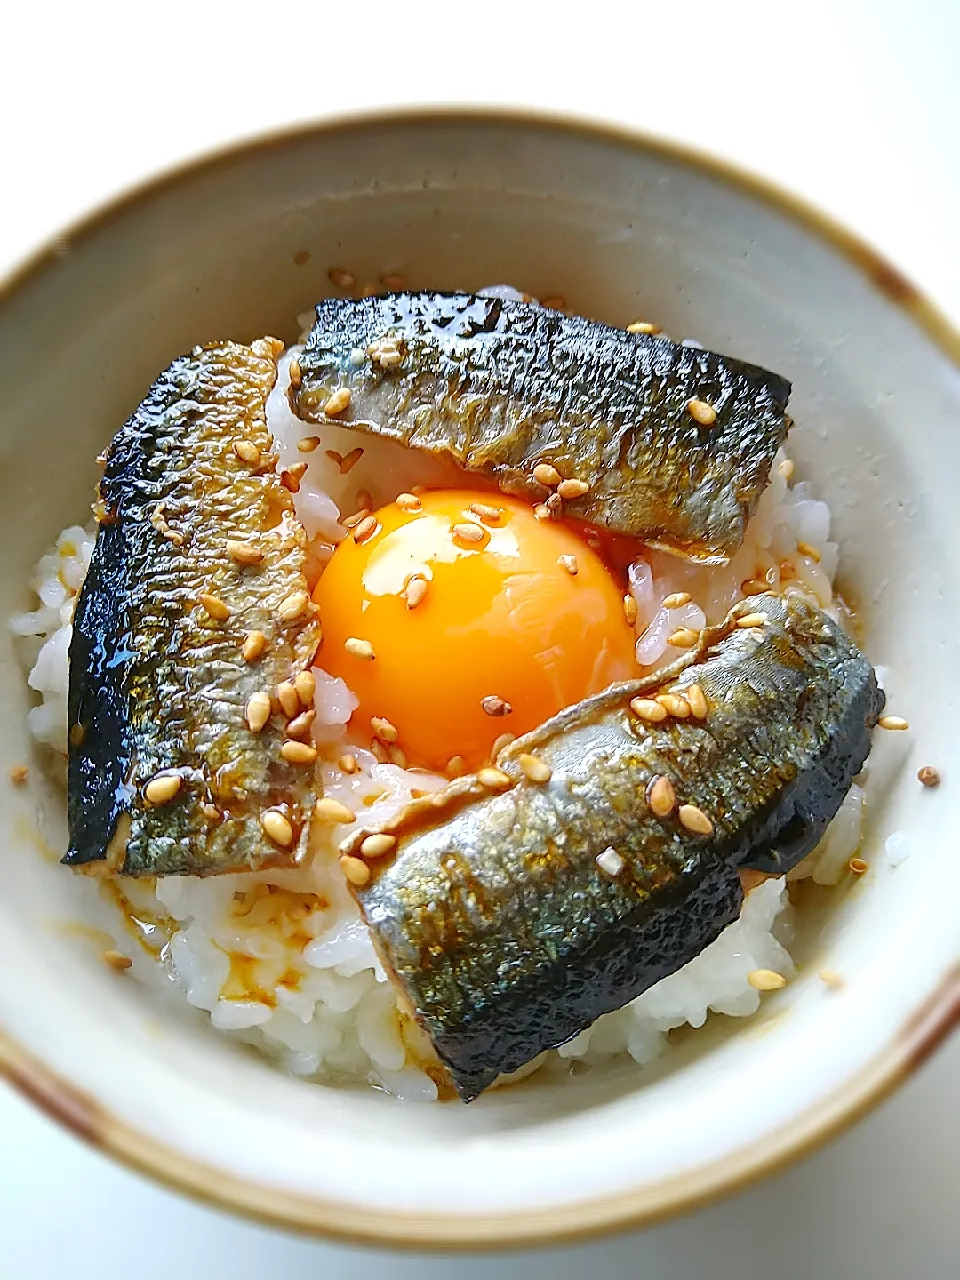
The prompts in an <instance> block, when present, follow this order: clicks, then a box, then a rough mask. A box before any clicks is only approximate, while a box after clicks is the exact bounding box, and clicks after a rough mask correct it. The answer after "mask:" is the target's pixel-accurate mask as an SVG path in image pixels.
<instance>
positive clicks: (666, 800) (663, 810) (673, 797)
mask: <svg viewBox="0 0 960 1280" xmlns="http://www.w3.org/2000/svg"><path fill="white" fill-rule="evenodd" d="M676 803H677V793H676V791H675V790H674V788H673V783H672V782H671V781H670V779H669V778H666V777H664V776H663V774H658V775H657V777H655V778H654V779H653V781H652V782H651V783H650V786H649V787H648V788H647V804H649V806H650V812H651V813H653V814H655V816H656V817H658V818H666V817H668V816H669V815H670V814H671V813H673V810H674V806H675V805H676Z"/></svg>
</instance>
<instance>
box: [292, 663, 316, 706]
mask: <svg viewBox="0 0 960 1280" xmlns="http://www.w3.org/2000/svg"><path fill="white" fill-rule="evenodd" d="M293 683H294V686H295V688H296V690H297V697H298V698H299V699H300V705H301V706H302V707H312V706H313V699H314V697H315V696H316V692H317V677H316V676H315V675H314V674H313V672H312V671H300V672H298V673H297V675H296V676H294V679H293Z"/></svg>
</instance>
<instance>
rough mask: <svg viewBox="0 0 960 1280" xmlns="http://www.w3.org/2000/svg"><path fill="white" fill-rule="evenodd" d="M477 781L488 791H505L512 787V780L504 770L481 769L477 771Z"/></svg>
mask: <svg viewBox="0 0 960 1280" xmlns="http://www.w3.org/2000/svg"><path fill="white" fill-rule="evenodd" d="M477 781H478V782H479V783H480V785H481V787H486V788H487V790H488V791H503V790H505V789H506V788H507V787H509V786H510V778H509V776H508V775H507V774H505V773H504V772H503V770H502V769H492V768H483V769H480V770H478V771H477Z"/></svg>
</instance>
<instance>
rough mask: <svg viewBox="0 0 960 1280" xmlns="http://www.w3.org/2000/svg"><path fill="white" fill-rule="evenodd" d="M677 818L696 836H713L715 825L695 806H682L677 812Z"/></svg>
mask: <svg viewBox="0 0 960 1280" xmlns="http://www.w3.org/2000/svg"><path fill="white" fill-rule="evenodd" d="M677 817H678V818H679V819H680V825H681V826H682V827H686V829H687V830H688V831H691V832H693V834H694V835H697V836H709V835H712V834H713V823H712V822H711V821H710V819H709V818H708V817H707V815H706V814H705V813H704V812H703V810H702V809H698V808H697V806H696V805H695V804H682V805H681V806H680V808H679V809H678V810H677Z"/></svg>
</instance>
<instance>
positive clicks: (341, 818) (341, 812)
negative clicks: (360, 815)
mask: <svg viewBox="0 0 960 1280" xmlns="http://www.w3.org/2000/svg"><path fill="white" fill-rule="evenodd" d="M313 811H314V813H315V814H316V815H317V817H318V818H319V819H320V821H321V822H341V823H346V822H356V820H357V815H356V814H355V813H354V812H353V810H352V809H348V808H347V806H346V805H345V804H341V803H340V801H339V800H334V799H333V797H332V796H323V797H322V798H321V799H320V800H318V801H317V803H316V804H315V805H314V807H313Z"/></svg>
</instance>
